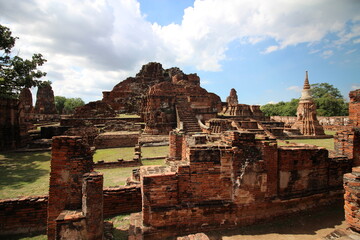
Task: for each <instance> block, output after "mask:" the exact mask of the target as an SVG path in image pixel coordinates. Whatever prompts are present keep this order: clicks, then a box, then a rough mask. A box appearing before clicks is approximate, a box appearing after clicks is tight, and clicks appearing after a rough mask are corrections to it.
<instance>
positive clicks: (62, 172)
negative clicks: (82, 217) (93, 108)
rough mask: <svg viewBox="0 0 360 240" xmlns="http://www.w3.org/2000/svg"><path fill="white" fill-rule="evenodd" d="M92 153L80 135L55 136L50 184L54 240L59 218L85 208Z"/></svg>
mask: <svg viewBox="0 0 360 240" xmlns="http://www.w3.org/2000/svg"><path fill="white" fill-rule="evenodd" d="M92 169H93V162H92V152H91V151H90V147H89V146H88V145H86V144H84V143H83V140H82V139H81V137H78V136H60V137H54V138H53V142H52V159H51V172H50V184H49V205H48V221H47V224H48V225H47V234H48V239H55V230H56V218H57V217H58V216H59V214H60V213H61V212H62V211H63V210H65V209H66V210H77V209H81V206H82V192H81V189H82V176H83V174H85V173H88V172H90V171H92Z"/></svg>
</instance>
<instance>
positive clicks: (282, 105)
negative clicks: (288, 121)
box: [261, 83, 349, 116]
mask: <svg viewBox="0 0 360 240" xmlns="http://www.w3.org/2000/svg"><path fill="white" fill-rule="evenodd" d="M311 94H312V97H313V99H314V101H315V103H316V108H317V114H318V116H346V115H348V114H349V113H348V107H349V106H348V103H346V101H345V100H344V99H343V96H342V95H341V93H340V91H339V89H337V88H336V87H334V86H333V85H331V84H328V83H316V84H312V85H311ZM298 103H299V99H294V98H293V99H291V101H290V102H279V103H276V104H265V105H263V106H261V110H262V111H263V113H264V114H265V116H296V110H297V106H298Z"/></svg>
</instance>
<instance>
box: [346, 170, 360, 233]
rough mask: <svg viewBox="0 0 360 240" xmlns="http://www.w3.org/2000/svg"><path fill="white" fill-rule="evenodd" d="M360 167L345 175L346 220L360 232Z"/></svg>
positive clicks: (353, 228) (352, 227)
mask: <svg viewBox="0 0 360 240" xmlns="http://www.w3.org/2000/svg"><path fill="white" fill-rule="evenodd" d="M359 186H360V167H359V166H358V167H354V168H353V169H352V172H351V173H347V174H345V175H344V188H345V220H346V222H347V223H348V224H349V226H350V228H351V229H352V230H354V231H356V232H359V233H360V213H359V209H360V190H359Z"/></svg>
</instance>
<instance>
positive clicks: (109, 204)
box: [104, 186, 141, 217]
mask: <svg viewBox="0 0 360 240" xmlns="http://www.w3.org/2000/svg"><path fill="white" fill-rule="evenodd" d="M140 211H141V190H140V186H120V187H116V188H115V187H113V188H104V217H110V216H114V215H118V214H122V213H130V212H140Z"/></svg>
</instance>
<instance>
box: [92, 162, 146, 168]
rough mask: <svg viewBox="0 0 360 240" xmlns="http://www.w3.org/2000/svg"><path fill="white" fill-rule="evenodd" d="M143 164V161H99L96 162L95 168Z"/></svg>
mask: <svg viewBox="0 0 360 240" xmlns="http://www.w3.org/2000/svg"><path fill="white" fill-rule="evenodd" d="M138 166H141V161H135V160H131V161H118V162H97V163H94V168H95V169H104V168H118V167H138Z"/></svg>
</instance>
